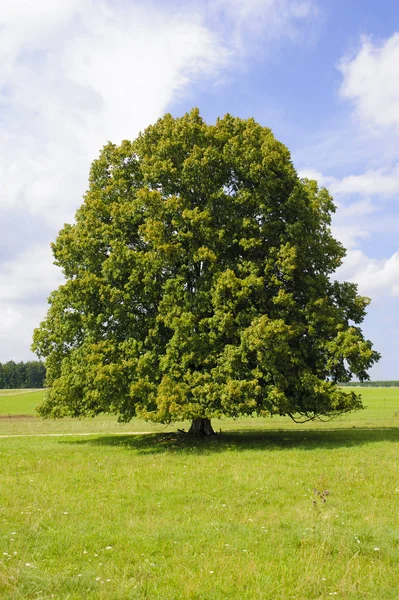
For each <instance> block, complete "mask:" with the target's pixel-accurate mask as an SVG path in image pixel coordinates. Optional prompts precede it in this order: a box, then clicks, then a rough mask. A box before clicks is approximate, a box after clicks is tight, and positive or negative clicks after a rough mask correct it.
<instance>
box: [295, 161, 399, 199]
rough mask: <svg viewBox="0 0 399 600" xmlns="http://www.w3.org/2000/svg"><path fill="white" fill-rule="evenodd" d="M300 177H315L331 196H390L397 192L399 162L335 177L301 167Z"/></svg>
mask: <svg viewBox="0 0 399 600" xmlns="http://www.w3.org/2000/svg"><path fill="white" fill-rule="evenodd" d="M300 176H301V177H307V178H308V179H315V180H316V181H317V182H318V183H319V185H320V186H324V187H327V188H328V189H329V191H330V192H331V194H332V195H333V196H339V195H340V196H342V195H346V196H348V195H352V194H358V195H363V196H373V195H379V196H392V195H395V194H398V193H399V163H398V164H395V165H394V166H393V167H391V168H381V169H368V170H366V171H365V172H364V173H361V174H359V175H347V176H346V177H342V178H337V177H333V176H331V175H324V174H323V173H321V172H320V171H317V170H315V169H302V170H301V171H300Z"/></svg>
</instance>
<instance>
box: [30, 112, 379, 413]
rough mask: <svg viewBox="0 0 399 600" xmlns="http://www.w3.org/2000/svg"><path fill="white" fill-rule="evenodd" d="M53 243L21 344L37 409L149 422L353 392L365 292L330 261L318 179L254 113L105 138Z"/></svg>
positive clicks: (347, 403)
mask: <svg viewBox="0 0 399 600" xmlns="http://www.w3.org/2000/svg"><path fill="white" fill-rule="evenodd" d="M89 181H90V185H89V190H88V191H87V193H86V195H85V197H84V201H83V204H82V205H81V207H80V208H79V209H78V211H77V213H76V221H75V223H74V224H72V225H65V226H64V228H63V229H62V230H61V231H60V233H59V235H58V238H57V240H56V242H55V243H54V244H53V252H54V256H55V263H56V264H57V265H59V266H60V267H61V268H62V269H63V272H64V274H65V283H64V284H63V285H61V286H60V287H59V288H58V289H57V290H56V291H54V292H53V293H52V294H51V296H50V299H49V303H50V307H49V310H48V314H47V317H46V319H45V320H44V321H43V323H41V325H40V327H39V328H38V329H36V330H35V333H34V343H33V349H34V350H35V351H36V352H37V353H38V355H39V356H41V357H45V358H46V368H47V384H48V385H49V386H51V389H50V390H49V392H48V395H47V399H46V401H45V403H44V404H43V405H42V407H41V409H40V410H41V414H42V415H44V416H46V415H47V416H56V417H61V416H65V415H72V416H82V415H96V414H98V413H100V412H109V413H115V414H117V415H119V418H120V419H122V420H126V421H127V420H129V419H131V418H132V417H133V416H135V415H137V416H140V417H144V418H145V419H150V420H153V421H156V422H162V423H168V422H172V421H179V420H182V419H200V418H207V419H210V418H216V417H220V416H228V417H238V416H240V415H253V414H257V415H262V416H270V415H275V414H278V415H290V416H291V417H293V418H294V419H295V418H297V417H298V418H309V419H313V418H317V417H321V416H323V415H327V416H329V415H333V414H337V413H342V412H347V411H351V410H354V409H357V408H361V400H360V397H359V395H358V394H356V393H355V392H354V391H347V390H344V389H342V388H341V387H339V386H337V382H341V383H342V382H346V381H350V380H351V378H352V377H353V376H356V377H358V378H359V379H360V380H364V379H367V378H368V375H367V370H368V369H369V368H370V367H371V366H372V365H373V363H374V362H375V361H376V360H378V358H379V355H378V353H377V352H375V351H374V350H373V348H372V344H371V342H370V341H368V340H366V339H364V336H363V334H362V331H361V329H360V327H359V324H360V323H361V322H362V321H363V318H364V316H365V309H366V306H367V305H368V303H369V300H368V298H365V297H362V296H359V295H358V294H357V287H356V285H355V284H353V283H349V282H344V283H339V282H338V281H334V280H333V279H332V275H333V273H334V271H335V270H336V269H337V267H339V266H340V264H341V262H342V260H343V257H344V255H345V250H344V248H343V246H342V245H341V244H340V243H339V242H338V241H337V240H335V239H334V238H333V236H332V234H331V231H330V222H331V214H332V213H333V212H334V210H335V208H334V204H333V201H332V198H331V196H330V195H329V193H328V191H327V190H326V189H325V188H321V189H319V188H318V185H317V183H316V182H315V181H310V180H306V179H300V178H299V177H298V175H297V173H296V171H295V169H294V166H293V163H292V161H291V157H290V153H289V151H288V149H287V148H286V147H285V146H284V145H283V144H282V143H280V142H278V141H277V140H276V139H275V138H274V136H273V134H272V132H271V130H270V129H268V128H266V127H262V126H261V125H259V124H257V123H256V122H255V121H254V120H253V119H248V120H243V119H239V118H235V117H233V116H231V115H226V116H225V117H224V118H221V119H218V120H217V122H216V124H215V125H208V124H206V123H205V122H204V121H203V120H202V118H201V117H200V114H199V112H198V110H196V109H195V110H192V111H191V112H190V113H188V114H186V115H184V116H183V117H182V118H174V117H172V116H171V115H170V114H167V115H165V116H164V117H163V118H161V119H160V120H159V121H157V123H156V124H155V125H153V126H150V127H148V129H146V130H145V131H144V132H143V133H142V134H140V135H139V136H138V137H137V139H136V140H134V141H124V142H122V144H121V145H119V146H117V145H115V144H112V143H108V144H107V145H106V146H104V148H103V150H102V152H101V154H100V156H99V158H98V159H97V160H95V161H94V162H93V164H92V167H91V172H90V180H89Z"/></svg>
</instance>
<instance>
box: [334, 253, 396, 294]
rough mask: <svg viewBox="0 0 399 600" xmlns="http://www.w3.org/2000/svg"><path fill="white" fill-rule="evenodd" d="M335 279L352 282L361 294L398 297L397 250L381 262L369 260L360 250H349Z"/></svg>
mask: <svg viewBox="0 0 399 600" xmlns="http://www.w3.org/2000/svg"><path fill="white" fill-rule="evenodd" d="M336 277H337V278H338V279H341V280H348V279H349V280H351V281H354V282H355V283H357V284H358V286H359V291H360V292H361V293H362V294H366V295H370V296H372V297H376V296H382V295H391V296H399V250H398V251H397V252H395V253H394V254H392V256H391V257H389V258H387V259H382V260H378V259H373V258H369V257H368V256H366V255H365V254H364V252H362V251H361V250H351V251H349V252H348V254H347V257H346V259H345V263H344V264H343V266H342V267H340V269H338V271H337V272H336Z"/></svg>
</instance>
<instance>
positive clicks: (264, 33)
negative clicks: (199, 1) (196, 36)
mask: <svg viewBox="0 0 399 600" xmlns="http://www.w3.org/2000/svg"><path fill="white" fill-rule="evenodd" d="M207 9H208V10H207V12H208V17H210V20H211V22H212V18H213V19H216V21H217V26H218V28H220V27H221V24H222V23H223V25H222V31H223V34H224V38H225V39H226V42H227V43H228V44H229V45H232V46H234V47H235V48H239V49H240V51H243V52H244V53H248V50H249V48H248V46H247V42H248V38H250V41H251V44H250V48H251V49H252V50H253V45H254V42H256V39H257V38H261V39H262V40H264V39H265V37H266V38H267V39H269V40H270V39H274V40H276V39H288V40H290V41H292V42H299V41H300V42H305V41H309V40H310V39H313V37H314V36H313V34H314V32H315V29H316V27H317V24H318V22H319V18H320V10H319V7H318V5H317V3H316V2H314V1H312V0H246V1H245V2H244V1H243V0H209V1H208V2H207Z"/></svg>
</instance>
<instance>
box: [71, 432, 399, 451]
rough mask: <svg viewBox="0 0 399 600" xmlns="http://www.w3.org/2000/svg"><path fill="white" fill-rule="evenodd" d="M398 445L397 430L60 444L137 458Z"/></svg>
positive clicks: (108, 438) (164, 436) (116, 438)
mask: <svg viewBox="0 0 399 600" xmlns="http://www.w3.org/2000/svg"><path fill="white" fill-rule="evenodd" d="M386 441H389V442H399V427H384V428H382V427H381V428H366V427H364V428H352V429H349V428H347V429H345V428H342V429H325V430H322V429H318V430H303V429H302V430H282V429H280V430H260V431H259V430H258V431H254V430H245V429H242V430H235V431H227V432H224V433H220V434H218V435H216V436H215V437H210V438H193V437H190V436H188V435H185V434H179V433H151V434H146V435H102V436H98V437H95V438H89V439H84V440H74V441H70V440H68V441H66V440H62V441H60V443H63V444H79V445H88V446H108V447H123V448H128V449H131V450H134V451H136V453H138V454H162V453H165V452H173V453H177V452H179V453H180V452H182V453H192V452H195V453H198V454H200V453H204V454H208V453H215V452H225V451H241V450H267V451H273V450H284V449H287V450H289V449H296V450H303V451H306V450H314V449H317V448H320V449H329V450H332V449H334V448H350V447H354V446H361V445H366V444H371V443H375V442H386Z"/></svg>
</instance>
